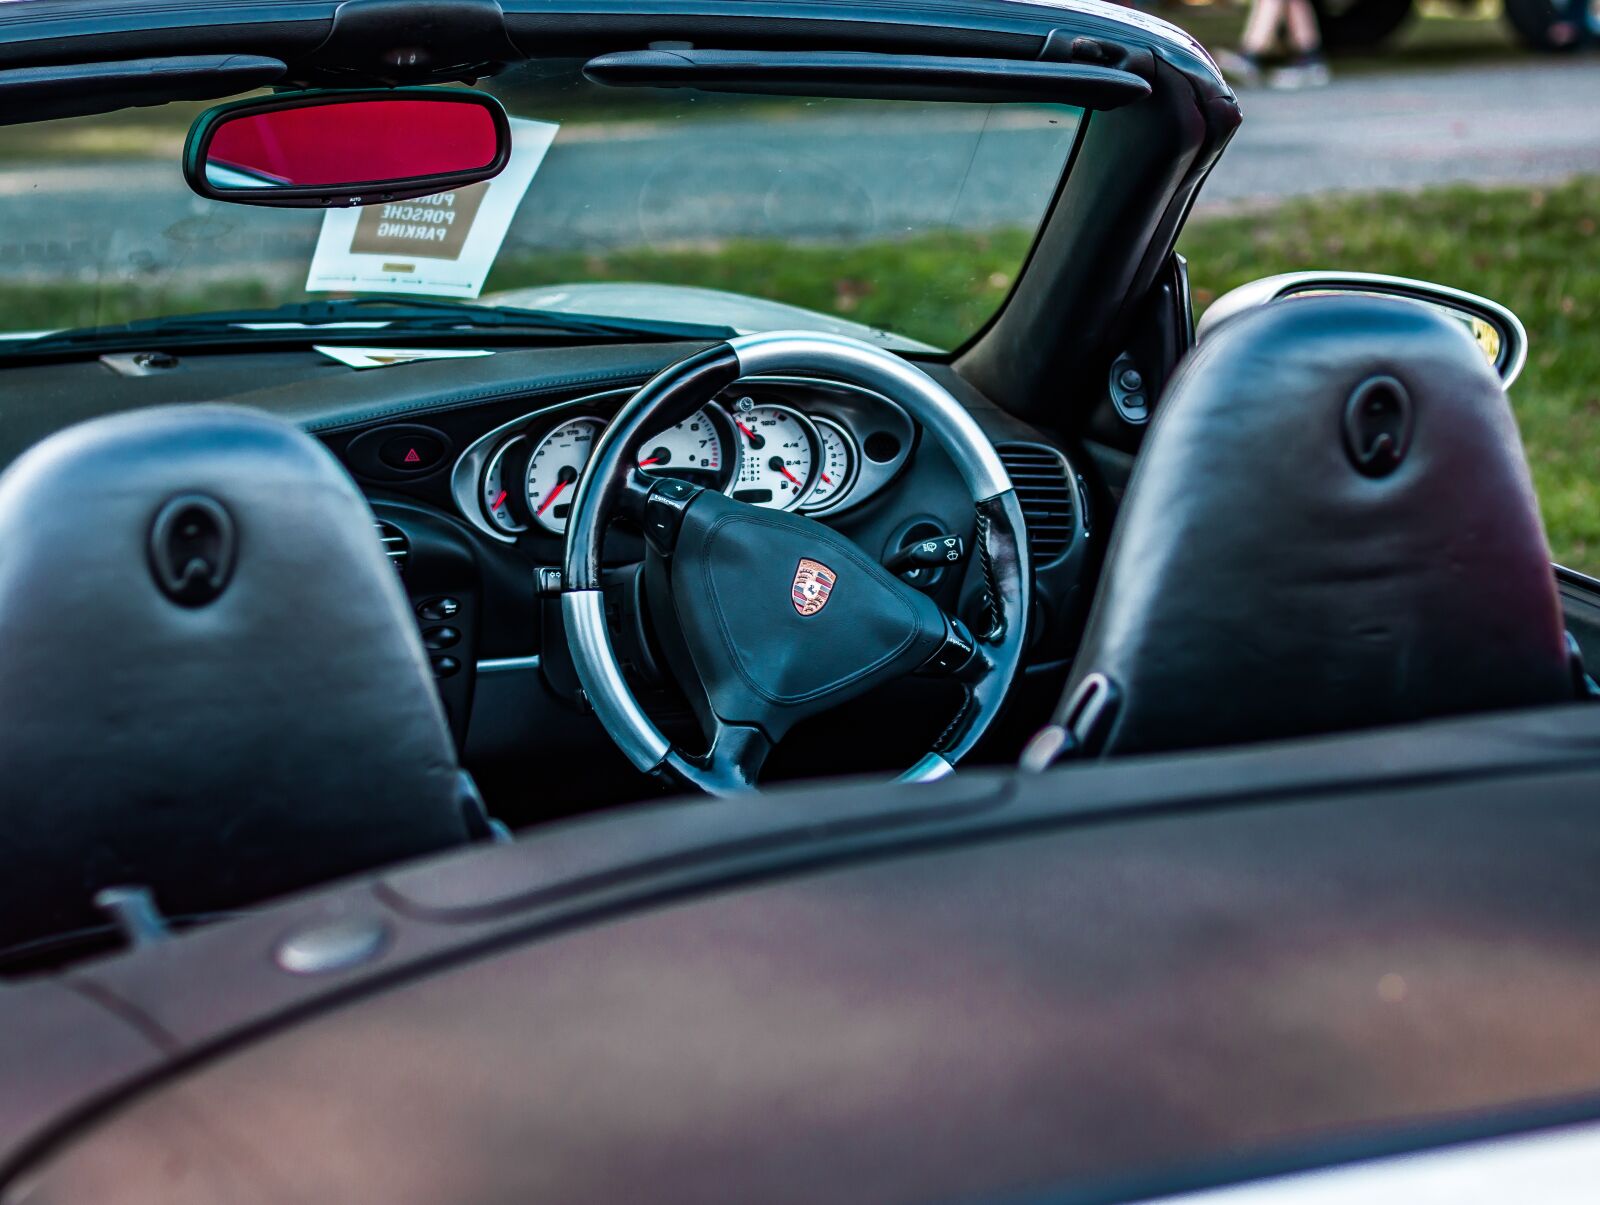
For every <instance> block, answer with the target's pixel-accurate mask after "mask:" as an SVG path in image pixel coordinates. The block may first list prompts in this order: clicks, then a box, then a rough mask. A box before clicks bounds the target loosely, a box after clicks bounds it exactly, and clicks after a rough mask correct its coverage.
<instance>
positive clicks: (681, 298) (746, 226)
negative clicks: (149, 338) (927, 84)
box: [0, 62, 1081, 351]
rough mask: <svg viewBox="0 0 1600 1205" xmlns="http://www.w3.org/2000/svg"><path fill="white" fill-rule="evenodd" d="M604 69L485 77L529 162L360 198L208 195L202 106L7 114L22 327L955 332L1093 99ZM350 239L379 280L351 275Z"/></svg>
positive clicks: (3, 250) (9, 260) (999, 296)
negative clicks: (1066, 103)
mask: <svg viewBox="0 0 1600 1205" xmlns="http://www.w3.org/2000/svg"><path fill="white" fill-rule="evenodd" d="M580 68H581V64H580V63H578V62H565V63H551V62H543V63H538V64H529V65H526V66H524V67H522V68H519V69H516V70H514V71H511V72H508V73H507V74H505V75H503V76H501V77H499V78H498V79H495V80H491V81H488V83H487V84H486V85H485V87H486V89H487V90H488V91H491V92H494V93H495V94H497V95H498V96H500V98H501V99H502V100H503V101H504V102H505V104H506V106H507V108H508V109H509V110H510V112H511V114H512V116H513V118H515V119H520V120H516V121H514V123H513V124H514V127H515V134H516V139H517V145H518V147H519V153H520V154H521V155H522V158H521V160H520V161H519V162H520V164H521V166H520V167H518V164H517V163H514V164H513V167H518V171H519V172H520V173H521V174H520V175H519V176H518V177H517V178H516V179H514V180H512V179H509V178H510V177H511V176H513V175H514V174H516V173H514V172H513V171H512V169H509V168H508V170H507V173H505V175H506V176H507V178H508V181H509V183H507V182H490V184H486V185H474V186H471V189H468V190H462V195H460V196H456V195H455V194H451V195H450V196H449V197H446V198H432V199H428V200H427V201H425V202H422V203H420V204H418V205H412V206H408V207H405V208H397V207H393V206H391V207H383V206H373V207H370V208H369V209H368V210H365V211H361V212H360V213H357V212H355V211H348V210H346V211H340V212H330V213H322V212H316V211H307V210H274V209H267V208H260V207H252V206H242V205H229V204H223V203H219V202H213V201H207V200H204V199H202V198H200V197H198V196H196V195H194V194H193V193H192V192H191V191H190V190H189V189H188V187H187V186H186V185H185V183H184V181H183V179H182V175H181V169H180V155H181V148H182V145H183V139H184V135H185V133H186V131H187V129H188V126H189V123H190V121H191V120H192V119H193V117H194V115H195V114H196V113H198V112H199V111H200V109H201V108H203V106H198V105H188V104H182V105H179V104H173V105H166V106H162V107H159V108H141V109H132V110H126V111H123V112H120V113H114V114H107V115H103V116H96V117H87V118H75V119H70V120H62V121H51V122H42V123H36V124H32V125H20V126H9V127H5V128H0V220H3V221H4V228H5V231H6V237H5V238H4V240H3V242H0V331H4V332H37V331H50V330H59V329H63V328H80V327H93V326H101V325H106V324H111V323H122V322H127V321H130V320H138V319H151V318H158V317H162V316H168V315H176V314H192V313H198V312H208V311H217V310H234V309H241V308H261V307H272V306H278V305H281V304H285V303H294V302H303V301H327V300H336V299H338V298H341V297H355V296H383V295H396V296H405V297H409V298H413V299H417V300H428V301H430V303H431V302H433V301H438V300H440V299H446V298H448V299H450V301H452V302H455V303H461V304H471V303H472V302H474V301H479V302H483V303H490V304H495V305H501V306H517V307H528V308H533V309H537V310H541V311H546V312H554V313H556V314H574V315H604V316H618V317H624V318H628V319H644V320H656V319H659V320H662V321H675V322H680V323H682V322H700V323H710V324H716V325H721V326H726V327H730V328H733V329H736V330H739V331H754V330H772V329H780V328H794V327H806V328H813V329H828V330H838V331H841V332H845V333H861V330H862V328H864V327H870V328H876V329H878V330H881V331H885V332H892V333H893V335H894V336H896V338H893V339H889V340H886V341H887V342H890V343H891V344H893V345H899V346H903V347H906V348H914V347H918V346H925V347H932V348H939V349H947V348H953V347H955V346H957V345H959V344H961V343H962V342H964V341H965V340H966V339H968V338H969V337H970V336H971V335H972V334H973V333H975V332H976V331H977V330H978V329H979V328H980V327H981V326H982V325H983V324H984V323H985V322H986V321H987V320H988V319H989V318H990V317H991V316H992V315H993V314H994V312H995V311H996V310H997V309H998V308H999V306H1000V305H1001V304H1002V303H1003V302H1004V300H1005V297H1006V296H1007V294H1008V292H1009V290H1010V287H1011V284H1012V282H1013V280H1014V279H1015V277H1016V274H1017V272H1018V271H1019V270H1020V268H1021V267H1022V264H1023V262H1024V260H1025V259H1026V257H1027V254H1028V252H1029V250H1030V248H1031V246H1032V244H1033V241H1034V238H1035V237H1036V234H1037V232H1038V228H1039V226H1040V224H1041V222H1042V221H1043V219H1044V217H1045V215H1046V213H1047V212H1048V210H1049V207H1050V205H1051V202H1052V200H1053V198H1054V196H1055V193H1056V191H1057V188H1058V186H1059V184H1060V182H1061V176H1062V173H1063V170H1064V167H1065V165H1066V163H1067V162H1068V160H1069V158H1070V154H1071V149H1072V146H1073V142H1074V139H1075V138H1076V135H1077V131H1078V126H1079V118H1080V116H1081V114H1080V113H1079V111H1077V110H1075V109H1070V108H1066V107H1061V106H1045V105H993V106H991V105H974V104H957V103H931V102H913V101H852V100H820V99H803V98H782V97H746V96H728V95H717V94H711V93H699V92H694V91H690V90H684V89H671V90H665V89H663V90H654V89H612V88H603V87H600V86H597V85H594V84H591V83H589V82H587V81H586V80H584V79H583V77H582V74H581V70H580ZM501 184H504V187H501V186H500V185H501ZM491 186H495V187H496V188H497V190H498V191H497V192H495V193H490V194H487V198H486V197H484V196H479V195H478V194H476V193H473V192H472V189H479V190H481V189H488V188H490V187H491ZM474 207H476V208H474ZM469 210H471V212H468V211H469ZM380 211H381V212H380ZM500 211H503V212H500ZM497 215H498V216H497ZM358 220H359V221H360V222H361V226H360V229H359V230H357V229H356V226H355V223H356V222H357V221H358ZM340 223H345V225H340ZM451 223H475V224H474V225H472V238H471V239H464V238H463V237H462V236H461V230H462V229H463V228H464V227H463V226H461V225H455V226H451ZM352 231H354V233H353V234H352V233H351V232H352ZM339 239H343V240H344V241H343V242H342V243H339V245H338V246H337V247H335V246H334V243H337V242H338V240H339ZM362 239H366V240H367V242H366V243H363V242H362V241H361V240H362ZM435 242H437V243H438V244H439V245H438V246H437V247H435V246H434V245H433V244H434V243H435ZM352 247H354V248H355V249H356V250H357V251H364V252H366V258H365V259H364V260H362V261H361V262H363V263H365V264H367V265H369V266H371V267H373V268H374V270H378V269H381V272H382V273H383V274H384V275H383V276H382V278H381V279H380V278H379V277H378V276H376V275H374V273H373V272H368V273H366V274H365V275H363V274H362V273H360V272H357V273H354V274H352V273H349V272H343V267H344V264H345V260H347V259H349V258H350V256H349V254H348V253H349V252H350V251H351V249H352ZM334 252H337V254H333V253H334ZM329 256H331V258H325V257H329ZM341 257H343V258H341ZM479 257H481V258H482V260H483V262H482V264H481V266H478V265H475V264H474V263H473V262H470V261H474V260H475V259H476V258H479ZM314 260H315V261H316V263H315V264H314V262H313V261H314ZM341 272H343V274H341ZM685 287H687V288H692V289H694V290H696V291H695V292H693V293H686V292H684V291H683V290H684V288H685ZM794 307H798V308H794ZM322 321H327V319H326V318H324V319H322ZM857 324H860V325H859V326H858V325H857ZM393 325H394V327H395V328H396V329H398V328H400V327H402V326H403V325H404V319H395V320H394V323H393ZM8 348H9V350H12V351H16V350H25V348H26V343H25V342H15V343H12V344H10V345H8Z"/></svg>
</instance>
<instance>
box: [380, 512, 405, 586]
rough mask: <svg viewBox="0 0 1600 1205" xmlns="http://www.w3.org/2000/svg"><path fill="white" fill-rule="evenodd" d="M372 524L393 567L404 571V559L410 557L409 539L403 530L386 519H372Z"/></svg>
mask: <svg viewBox="0 0 1600 1205" xmlns="http://www.w3.org/2000/svg"><path fill="white" fill-rule="evenodd" d="M374 525H375V526H376V527H377V529H378V539H380V540H382V541H383V550H384V551H385V552H387V553H388V554H389V559H390V560H391V561H393V562H394V567H395V569H397V570H398V571H399V572H401V573H404V572H405V571H406V561H408V560H410V559H411V541H410V540H409V539H408V538H407V537H406V533H405V532H403V531H401V530H400V529H399V528H398V527H396V526H395V525H394V524H393V523H390V522H389V521H388V520H386V519H377V520H374Z"/></svg>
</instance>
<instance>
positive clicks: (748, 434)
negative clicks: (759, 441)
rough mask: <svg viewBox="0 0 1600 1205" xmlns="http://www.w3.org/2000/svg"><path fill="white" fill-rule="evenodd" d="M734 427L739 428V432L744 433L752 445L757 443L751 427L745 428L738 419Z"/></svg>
mask: <svg viewBox="0 0 1600 1205" xmlns="http://www.w3.org/2000/svg"><path fill="white" fill-rule="evenodd" d="M733 425H734V426H735V427H738V428H739V430H741V431H743V432H744V434H745V438H746V439H748V440H749V441H750V442H751V443H755V442H756V433H755V432H754V431H752V430H750V428H749V427H747V426H745V425H744V424H743V423H741V422H740V421H739V420H738V419H734V420H733Z"/></svg>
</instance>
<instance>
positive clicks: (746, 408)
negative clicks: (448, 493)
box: [452, 377, 914, 541]
mask: <svg viewBox="0 0 1600 1205" xmlns="http://www.w3.org/2000/svg"><path fill="white" fill-rule="evenodd" d="M627 396H628V394H627V392H626V391H614V392H611V393H606V394H601V395H598V396H596V397H591V398H580V399H577V400H575V401H571V402H564V403H561V404H560V405H557V406H554V407H550V408H548V409H546V410H541V411H536V412H535V413H532V414H529V415H525V416H523V417H522V418H519V419H517V420H515V421H513V422H511V423H508V424H506V425H505V426H503V427H501V428H499V429H497V430H496V431H492V432H490V433H489V434H488V435H485V436H484V437H482V438H481V439H479V440H478V441H477V442H475V443H474V444H473V445H472V446H471V447H469V448H468V449H467V451H466V452H465V453H463V454H462V456H461V459H460V460H459V461H458V462H457V464H456V468H455V473H454V475H453V477H452V488H453V491H454V493H455V495H456V500H457V503H458V505H460V506H461V510H462V513H463V514H464V515H465V517H466V518H467V519H468V520H469V521H471V522H472V523H473V524H474V525H475V526H477V527H478V528H479V529H480V530H482V531H484V532H486V533H487V534H489V535H492V536H494V537H495V538H497V539H499V540H502V541H514V540H516V539H518V538H519V537H521V536H522V535H524V534H525V533H533V534H535V535H545V536H561V535H564V534H565V532H566V527H567V517H568V515H569V514H570V513H571V508H572V499H573V497H574V495H575V494H576V493H577V485H578V482H579V481H580V480H581V479H582V477H583V474H584V472H585V470H586V468H587V466H588V463H589V458H590V456H591V454H592V453H593V451H594V446H595V440H596V439H597V438H598V436H599V435H600V433H601V432H602V431H603V430H604V429H605V427H606V424H607V422H608V421H609V419H610V416H611V414H612V413H614V412H615V410H616V409H617V407H618V406H620V405H621V403H622V402H623V401H625V400H626V398H627ZM913 434H914V431H913V428H912V424H911V420H910V419H909V417H907V415H906V414H905V412H904V411H903V410H901V409H900V407H899V406H897V405H895V404H894V403H893V402H891V401H889V400H888V399H887V398H884V397H881V396H880V395H878V394H875V393H871V392H869V391H867V390H863V389H859V388H856V387H855V386H847V385H843V384H839V383H836V382H827V381H812V380H805V379H800V378H775V377H771V378H761V377H758V378H752V379H750V380H746V381H740V382H739V383H738V384H736V385H734V386H733V387H732V388H730V389H729V390H727V391H725V392H724V393H723V394H722V395H719V396H718V397H717V398H715V399H714V400H713V401H711V402H710V403H708V404H707V405H706V406H705V407H703V408H702V409H701V410H699V411H698V412H696V413H695V414H694V415H692V416H690V417H689V418H686V419H684V420H683V421H682V422H680V423H678V424H676V425H675V426H672V427H669V428H667V429H666V430H663V431H661V432H659V433H657V434H656V435H655V436H653V437H652V438H650V439H648V440H646V441H645V443H644V445H643V447H642V448H641V449H640V452H639V468H640V469H641V470H642V471H643V472H645V473H649V474H656V475H660V476H668V477H681V478H684V479H686V480H690V481H694V482H696V483H698V484H701V485H705V486H707V487H708V488H711V489H716V490H719V491H721V492H722V493H725V494H727V495H728V496H729V497H730V498H733V499H734V500H735V501H738V502H745V503H748V504H749V505H752V506H760V507H770V508H773V509H776V510H796V511H799V512H801V513H803V514H813V515H821V514H826V513H828V512H831V511H835V510H842V509H845V508H847V507H850V506H854V505H856V504H858V503H860V502H863V501H865V500H866V499H867V498H868V497H870V496H871V495H873V494H875V493H876V492H877V491H878V490H880V489H881V488H882V487H883V486H884V485H886V484H887V483H888V482H889V481H890V479H892V478H893V476H894V475H895V474H896V473H897V472H898V471H899V469H900V467H901V466H902V465H903V464H904V463H905V460H906V458H907V456H908V455H909V454H910V451H911V444H912V437H913Z"/></svg>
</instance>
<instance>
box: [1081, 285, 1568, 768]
mask: <svg viewBox="0 0 1600 1205" xmlns="http://www.w3.org/2000/svg"><path fill="white" fill-rule="evenodd" d="M1574 693H1575V692H1574V688H1573V672H1572V664H1571V662H1570V660H1569V654H1568V651H1567V641H1566V638H1565V633H1564V630H1563V626H1562V617H1561V608H1560V603H1559V600H1558V597H1557V593H1556V584H1555V580H1554V576H1553V573H1552V569H1551V564H1550V554H1549V551H1548V548H1547V546H1546V543H1545V537H1544V531H1543V528H1542V526H1541V524H1540V520H1539V511H1538V506H1537V503H1536V500H1535V497H1534V492H1533V486H1532V483H1531V481H1530V479H1529V475H1528V468H1527V463H1526V460H1525V458H1524V456H1523V451H1522V446H1521V443H1520V441H1519V439H1518V436H1517V431H1516V426H1515V423H1514V422H1513V420H1512V416H1511V411H1510V408H1509V406H1508V405H1507V401H1506V396H1505V393H1504V391H1503V389H1502V388H1501V385H1500V382H1499V379H1498V378H1497V377H1496V375H1495V373H1494V372H1493V371H1492V370H1491V369H1490V367H1489V365H1488V364H1487V363H1486V362H1485V360H1484V357H1483V355H1482V353H1481V352H1480V351H1479V350H1478V348H1477V347H1476V346H1475V344H1474V342H1473V340H1472V339H1471V338H1470V337H1469V336H1468V335H1467V334H1466V333H1465V331H1464V330H1463V329H1462V328H1461V327H1460V326H1459V325H1458V324H1457V323H1455V322H1453V321H1452V320H1450V319H1449V318H1447V317H1445V316H1443V315H1442V314H1440V313H1438V312H1437V311H1434V310H1432V309H1430V308H1429V307H1427V306H1425V305H1422V304H1420V303H1417V302H1411V301H1405V300H1396V299H1388V298H1378V297H1348V296H1346V297H1317V298H1306V299H1296V300H1291V301H1283V302H1278V303H1275V304H1273V305H1269V306H1266V307H1264V308H1262V309H1260V310H1257V311H1254V312H1252V313H1249V314H1246V315H1243V316H1241V317H1240V318H1238V319H1235V320H1234V321H1232V322H1230V323H1229V324H1227V325H1225V326H1223V327H1222V328H1220V329H1219V330H1217V331H1216V332H1215V333H1214V334H1213V335H1212V336H1211V337H1210V338H1208V339H1207V341H1206V343H1205V344H1204V345H1203V346H1202V347H1201V348H1200V349H1199V350H1198V351H1196V352H1195V353H1193V354H1192V355H1191V356H1190V357H1189V359H1188V361H1187V362H1186V363H1185V364H1183V365H1182V366H1181V367H1180V369H1179V372H1178V373H1177V374H1176V376H1175V378H1174V380H1173V382H1172V385H1171V387H1170V388H1169V389H1168V390H1167V393H1166V396H1165V397H1164V398H1163V399H1162V401H1161V404H1160V406H1159V408H1158V412H1157V415H1156V418H1155V421H1154V422H1153V423H1152V425H1151V429H1150V431H1149V432H1148V434H1147V436H1146V439H1145V443H1144V448H1143V450H1142V451H1141V453H1140V455H1139V458H1138V461H1137V464H1136V467H1135V470H1134V473H1133V477H1132V480H1131V481H1130V482H1129V486H1128V490H1127V493H1126V496H1125V497H1124V500H1123V505H1122V510H1121V513H1120V514H1119V516H1118V518H1117V525H1116V529H1115V532H1114V535H1113V537H1112V543H1111V547H1110V549H1109V551H1108V554H1107V560H1106V565H1105V570H1104V575H1103V577H1102V580H1101V583H1100V589H1099V594H1098V596H1097V598H1096V600H1095V603H1094V607H1093V610H1092V614H1091V617H1090V621H1089V625H1088V630H1087V632H1086V635H1085V639H1084V642H1083V645H1082V649H1081V651H1080V654H1079V656H1078V658H1077V661H1076V663H1075V666H1074V670H1073V673H1072V676H1071V679H1070V681H1069V682H1068V686H1067V693H1066V695H1065V696H1064V698H1065V702H1064V704H1063V710H1062V713H1061V714H1059V715H1058V717H1057V719H1058V722H1059V723H1060V724H1061V725H1062V726H1063V727H1064V728H1066V729H1068V730H1071V731H1072V732H1073V733H1074V734H1075V738H1076V739H1077V740H1078V741H1079V742H1080V743H1082V744H1083V745H1084V746H1085V747H1086V748H1087V749H1088V750H1090V751H1095V752H1104V753H1136V752H1152V751H1157V750H1170V749H1186V748H1199V747H1206V746H1214V745H1230V744H1240V743H1245V742H1250V741H1260V740H1269V739H1275V738H1285V737H1294V736H1305V735H1312V734H1317V733H1326V732H1337V731H1341V730H1345V729H1355V728H1364V727H1370V726H1374V725H1381V724H1391V723H1400V722H1403V721H1408V720H1419V719H1425V718H1429V717H1433V716H1446V715H1453V714H1459V713H1466V712H1474V711H1486V710H1493V709H1501V708H1511V707H1519V706H1527V705H1533V704H1540V703H1551V702H1556V701H1559V700H1562V699H1568V698H1572V697H1573V696H1574Z"/></svg>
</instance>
